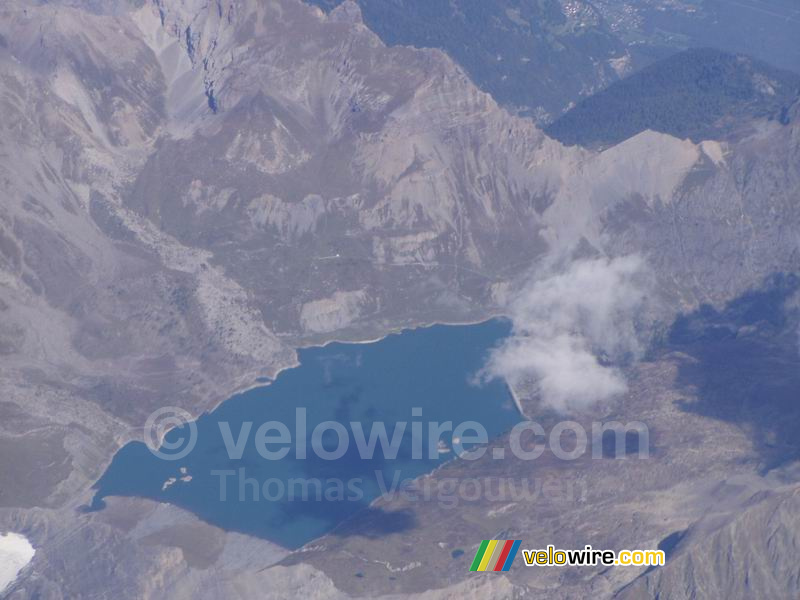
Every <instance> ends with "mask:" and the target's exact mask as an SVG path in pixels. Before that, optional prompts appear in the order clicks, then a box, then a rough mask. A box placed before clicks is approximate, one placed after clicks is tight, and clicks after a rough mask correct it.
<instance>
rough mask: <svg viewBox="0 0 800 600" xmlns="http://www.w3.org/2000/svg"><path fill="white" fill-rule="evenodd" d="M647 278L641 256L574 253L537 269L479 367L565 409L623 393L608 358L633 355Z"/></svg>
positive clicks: (488, 375)
mask: <svg viewBox="0 0 800 600" xmlns="http://www.w3.org/2000/svg"><path fill="white" fill-rule="evenodd" d="M650 285H651V278H650V276H649V271H648V270H647V268H646V266H645V264H644V261H643V260H642V259H641V258H639V257H638V256H635V255H631V256H625V257H621V258H614V259H607V258H599V259H590V260H579V261H575V262H573V263H571V264H570V265H569V266H568V267H567V268H566V269H565V270H563V271H562V272H560V273H553V272H552V271H550V272H548V273H546V274H544V275H540V276H539V277H537V278H535V279H534V280H533V281H532V282H531V283H529V284H528V285H526V286H525V287H524V288H523V289H522V290H521V291H520V293H519V294H517V295H516V296H514V298H513V300H512V301H511V303H510V306H509V314H510V316H511V318H512V320H513V331H512V334H511V336H510V337H509V338H508V339H507V340H505V341H504V342H503V344H502V345H501V346H499V347H498V348H496V349H495V350H494V351H493V352H492V353H491V355H490V357H489V360H488V362H487V364H486V366H485V368H484V370H483V372H482V373H481V375H482V377H483V378H484V379H491V378H495V377H502V378H505V379H506V380H507V381H508V382H509V384H510V385H511V386H512V387H515V388H520V387H522V386H525V385H526V384H528V383H531V384H533V385H534V386H535V388H536V390H537V391H538V394H539V397H540V398H541V400H542V401H543V402H544V403H545V404H547V405H549V406H550V407H552V408H554V409H556V410H558V411H561V412H568V411H570V410H576V409H580V408H583V407H586V406H588V405H590V404H592V403H594V402H597V401H600V400H605V399H608V398H611V397H613V396H615V395H618V394H621V393H624V392H625V391H626V390H627V384H626V382H625V379H624V377H623V376H622V374H621V372H620V371H619V369H617V368H615V367H614V366H611V365H610V364H609V363H615V362H620V361H623V360H628V359H631V358H638V357H639V355H640V354H641V346H640V344H639V340H638V339H637V335H636V327H635V322H636V317H637V316H638V315H639V314H640V312H641V310H642V308H643V306H644V304H645V302H646V299H647V291H648V289H649V288H650Z"/></svg>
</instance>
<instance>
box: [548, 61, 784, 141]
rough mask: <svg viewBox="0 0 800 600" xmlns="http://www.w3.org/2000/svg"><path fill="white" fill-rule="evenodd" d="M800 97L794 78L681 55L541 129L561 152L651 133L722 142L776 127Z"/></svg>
mask: <svg viewBox="0 0 800 600" xmlns="http://www.w3.org/2000/svg"><path fill="white" fill-rule="evenodd" d="M799 92H800V75H796V74H794V73H792V72H790V71H781V70H779V69H776V68H773V67H770V66H769V65H767V64H765V63H762V62H760V61H756V60H753V59H751V58H748V57H746V56H741V55H733V54H727V53H725V52H721V51H719V50H713V49H710V48H702V49H693V50H687V51H685V52H681V53H679V54H676V55H674V56H671V57H669V58H666V59H664V60H661V61H659V62H657V63H655V64H653V65H650V66H649V67H646V68H644V69H642V70H641V71H639V72H638V73H635V74H633V75H631V76H630V77H627V78H625V79H623V80H621V81H618V82H616V83H614V84H612V85H611V86H609V87H608V88H606V89H605V90H602V91H601V92H598V93H597V94H595V95H594V96H590V97H589V98H586V99H584V100H582V101H581V102H579V103H578V105H577V106H575V107H574V108H572V109H570V110H569V111H568V112H567V113H565V114H564V115H562V116H561V117H559V118H558V119H557V120H556V121H555V122H553V123H552V124H550V125H549V126H547V128H546V129H545V131H546V132H547V134H548V135H549V136H551V137H553V138H555V139H557V140H559V141H561V142H563V143H564V144H568V145H573V144H580V145H582V146H600V147H604V146H610V145H613V144H618V143H619V142H621V141H623V140H625V139H627V138H629V137H632V136H634V135H636V134H637V133H639V132H641V131H645V130H647V129H651V130H654V131H662V132H664V133H669V134H670V135H674V136H676V137H679V138H690V139H692V140H693V141H695V142H699V141H702V140H722V139H727V138H730V137H731V136H735V135H739V136H741V135H742V132H743V130H747V128H748V127H750V125H751V124H752V123H753V121H755V120H757V119H777V120H780V119H781V118H782V115H784V114H785V113H786V111H787V110H788V107H789V106H790V105H791V104H792V102H793V101H794V100H795V98H796V97H797V94H798V93H799Z"/></svg>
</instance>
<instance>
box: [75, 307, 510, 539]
mask: <svg viewBox="0 0 800 600" xmlns="http://www.w3.org/2000/svg"><path fill="white" fill-rule="evenodd" d="M509 332H510V324H509V323H508V322H507V321H504V320H499V319H495V320H491V321H486V322H484V323H479V324H474V325H434V326H431V327H425V328H419V329H411V330H405V331H402V332H400V333H395V334H392V335H389V336H387V337H386V338H384V339H381V340H379V341H376V342H371V343H363V344H357V343H338V342H335V343H330V344H327V345H325V346H322V347H313V348H305V349H301V350H299V352H298V355H299V362H300V364H299V366H297V367H295V368H292V369H287V370H285V371H282V372H281V373H280V374H279V375H278V376H277V378H276V379H275V381H274V382H272V383H270V384H269V385H266V386H263V387H258V388H254V389H252V390H249V391H247V392H244V393H242V394H238V395H236V396H233V397H232V398H230V399H229V400H227V401H225V402H223V403H222V404H221V405H220V406H219V407H218V408H217V409H216V410H214V411H213V412H211V413H207V414H203V415H201V416H200V417H199V418H198V419H197V420H196V421H195V426H196V432H197V435H196V440H197V441H196V445H195V446H194V448H193V450H192V451H191V452H190V453H189V454H188V455H186V456H185V457H184V458H181V459H180V460H173V461H171V460H162V459H160V458H157V457H156V456H154V455H153V454H152V453H151V452H150V450H149V449H148V447H147V446H146V445H145V444H144V443H142V442H131V443H129V444H127V445H125V446H124V447H123V448H121V449H120V450H119V451H118V452H117V454H116V455H115V456H114V459H113V461H112V463H111V465H110V466H109V467H108V469H107V471H106V472H105V474H104V475H103V476H102V477H101V479H100V480H99V481H98V482H97V483H96V485H95V487H96V495H95V498H94V500H93V502H92V506H91V507H90V509H91V510H101V509H102V508H103V506H104V503H103V498H105V497H108V496H138V497H146V498H151V499H154V500H158V501H161V502H169V503H172V504H174V505H177V506H180V507H182V508H184V509H186V510H189V511H191V512H193V513H195V514H196V515H198V516H199V517H200V518H202V519H203V520H205V521H207V522H209V523H211V524H213V525H216V526H219V527H221V528H223V529H226V530H232V531H238V532H242V533H247V534H250V535H255V536H259V537H262V538H265V539H268V540H270V541H272V542H275V543H277V544H280V545H281V546H284V547H286V548H297V547H299V546H301V545H303V544H305V543H307V542H309V541H311V540H313V539H314V538H316V537H319V536H320V535H322V534H324V533H326V532H328V531H330V530H331V529H333V528H334V527H336V525H337V524H339V523H341V522H342V521H344V520H345V519H347V518H348V517H350V516H352V515H354V514H357V513H358V512H359V511H361V510H364V509H366V508H367V507H369V505H370V503H371V502H372V501H373V500H374V499H375V498H377V497H378V496H380V495H381V493H383V492H385V491H386V489H387V488H388V489H390V488H392V487H393V484H396V482H397V481H398V480H406V479H410V478H415V477H418V476H420V475H423V474H425V473H429V472H430V471H432V470H434V469H435V468H436V467H438V466H440V465H441V464H443V463H444V462H445V461H448V460H453V459H454V457H455V456H456V454H457V453H458V452H460V451H462V448H461V447H460V444H463V446H464V447H465V449H466V450H469V449H470V448H475V447H477V445H470V444H468V443H467V442H468V439H469V437H470V436H473V435H474V432H473V431H472V429H470V427H469V424H468V423H467V422H469V421H472V422H476V423H479V424H481V425H482V426H483V428H485V430H486V433H487V436H488V439H492V438H495V437H497V436H499V435H501V434H502V433H503V432H505V431H507V430H509V429H510V428H511V427H513V426H514V425H515V424H516V423H518V422H519V421H520V420H521V416H520V414H519V412H518V411H517V409H516V406H515V405H514V402H513V399H512V397H511V395H510V393H509V391H508V389H507V387H506V385H505V384H504V383H502V382H500V381H492V382H489V383H481V384H476V383H475V382H474V376H475V374H476V373H477V372H478V371H479V370H480V368H481V367H482V366H483V364H484V361H485V359H486V356H487V353H488V352H489V351H490V350H491V349H492V348H493V347H494V346H495V345H497V344H498V343H499V342H500V341H501V340H502V339H503V338H505V337H506V336H507V335H508V334H509ZM328 421H332V422H334V423H337V424H340V425H339V426H338V428H337V426H335V425H331V424H329V423H328V424H327V425H321V424H324V423H326V422H328ZM448 421H451V422H453V429H455V431H452V430H451V431H448V430H447V428H446V426H443V427H441V430H440V431H437V432H435V433H437V435H436V436H435V437H434V436H432V435H430V434H431V431H430V429H431V427H432V426H431V424H432V423H435V424H440V425H443V424H444V423H445V422H448ZM268 422H278V423H280V424H282V426H279V425H275V423H272V424H271V425H264V427H261V426H262V425H263V424H265V423H268ZM459 424H462V428H461V430H458V429H456V426H458V425H459ZM318 426H319V428H318ZM465 426H466V427H465ZM260 427H261V429H262V431H259V428H260ZM381 427H383V428H385V431H386V436H385V437H384V439H381V434H382V430H381ZM265 428H266V429H265ZM376 431H377V433H376ZM359 434H360V435H359ZM439 434H440V435H439ZM189 436H190V429H189V426H188V425H184V426H182V427H177V428H175V429H172V430H171V431H170V432H169V433H168V434H167V435H166V437H165V438H164V443H165V445H168V444H171V443H175V444H177V440H179V439H181V438H184V439H188V437H189ZM287 436H288V437H287ZM370 441H374V442H375V444H374V446H373V448H374V451H372V452H369V449H370V446H369V442H370ZM381 442H384V443H385V445H382V444H381ZM165 447H166V446H165ZM264 452H268V454H267V458H265V456H264ZM390 526H391V524H390V523H389V522H388V521H387V527H390Z"/></svg>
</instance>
